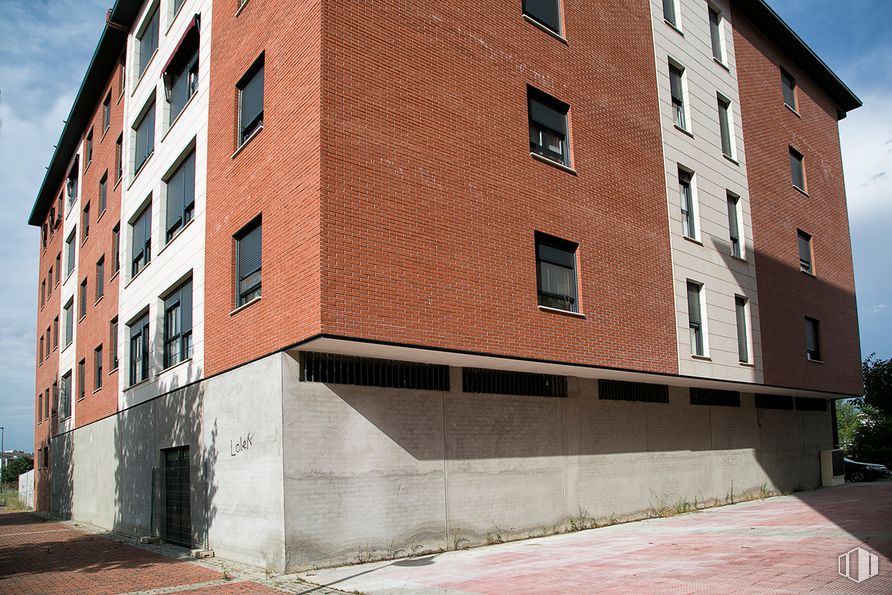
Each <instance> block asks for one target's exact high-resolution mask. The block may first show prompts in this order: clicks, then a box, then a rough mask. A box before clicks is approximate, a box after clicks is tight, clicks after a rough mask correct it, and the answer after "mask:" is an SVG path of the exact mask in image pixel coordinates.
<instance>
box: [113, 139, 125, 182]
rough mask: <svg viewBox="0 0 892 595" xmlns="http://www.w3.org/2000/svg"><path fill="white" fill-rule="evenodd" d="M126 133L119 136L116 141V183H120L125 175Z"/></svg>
mask: <svg viewBox="0 0 892 595" xmlns="http://www.w3.org/2000/svg"><path fill="white" fill-rule="evenodd" d="M123 147H124V135H123V134H121V136H119V137H118V140H116V141H115V183H118V181H120V179H121V178H122V177H123V176H124V154H123Z"/></svg>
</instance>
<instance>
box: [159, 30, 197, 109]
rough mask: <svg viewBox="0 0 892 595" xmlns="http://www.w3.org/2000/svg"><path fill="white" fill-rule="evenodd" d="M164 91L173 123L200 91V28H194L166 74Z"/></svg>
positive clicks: (171, 61) (186, 36)
mask: <svg viewBox="0 0 892 595" xmlns="http://www.w3.org/2000/svg"><path fill="white" fill-rule="evenodd" d="M164 90H165V94H166V96H167V103H168V105H169V106H170V119H169V122H173V121H174V120H176V119H177V116H178V115H180V112H182V111H183V108H184V107H186V103H187V102H188V101H189V99H190V98H191V97H192V96H193V95H195V92H196V91H198V27H196V26H192V27H191V28H190V29H189V31H188V32H187V33H186V35H185V37H183V39H182V41H181V42H180V47H179V48H178V49H177V53H176V54H175V55H174V56H173V58H171V60H170V63H169V64H168V65H167V69H166V70H165V72H164Z"/></svg>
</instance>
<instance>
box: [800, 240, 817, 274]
mask: <svg viewBox="0 0 892 595" xmlns="http://www.w3.org/2000/svg"><path fill="white" fill-rule="evenodd" d="M797 236H798V237H799V270H800V271H802V272H803V273H808V274H809V275H813V274H814V268H813V266H812V247H811V236H810V235H808V234H807V233H805V232H804V231H802V230H801V229H800V230H797Z"/></svg>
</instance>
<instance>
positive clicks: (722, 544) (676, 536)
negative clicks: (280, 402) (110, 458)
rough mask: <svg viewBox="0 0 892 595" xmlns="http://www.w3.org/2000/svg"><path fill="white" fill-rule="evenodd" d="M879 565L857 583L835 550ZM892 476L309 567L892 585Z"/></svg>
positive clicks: (828, 587) (476, 575) (514, 580)
mask: <svg viewBox="0 0 892 595" xmlns="http://www.w3.org/2000/svg"><path fill="white" fill-rule="evenodd" d="M856 547H863V548H865V549H867V550H869V551H871V552H873V553H875V554H877V555H878V556H879V570H880V573H879V575H877V576H874V577H873V578H868V579H867V580H865V581H863V582H861V583H860V584H858V583H855V582H853V581H851V580H849V579H848V578H845V577H843V576H840V575H839V573H838V557H839V556H840V555H842V554H845V553H846V552H847V551H849V550H851V549H853V548H856ZM890 558H892V483H888V482H883V483H876V484H859V485H847V486H841V487H837V488H832V489H825V490H818V491H815V492H807V493H802V494H795V495H792V496H783V497H776V498H770V499H767V500H761V501H755V502H748V503H742V504H735V505H731V506H726V507H722V508H714V509H709V510H704V511H700V512H695V513H689V514H685V515H680V516H677V517H673V518H666V519H653V520H647V521H640V522H634V523H628V524H625V525H614V526H612V527H604V528H601V529H593V530H588V531H580V532H578V533H569V534H565V535H559V536H554V537H545V538H539V539H531V540H526V541H518V542H513V543H506V544H501V545H495V546H488V547H482V548H477V549H472V550H464V551H458V552H447V553H443V554H438V555H432V556H425V557H422V558H416V559H407V560H397V561H391V562H380V563H373V564H364V565H359V566H350V567H343V568H335V569H329V570H318V571H315V572H308V573H304V574H302V575H301V576H302V578H305V579H306V580H308V581H312V582H314V583H317V584H320V585H327V586H330V587H336V588H338V589H341V590H344V591H354V590H355V591H360V592H363V593H397V592H399V593H412V592H439V593H512V594H514V593H591V592H595V591H597V592H599V593H604V592H607V593H631V592H635V593H667V592H672V593H703V592H709V593H803V592H820V593H883V594H888V593H892V563H890Z"/></svg>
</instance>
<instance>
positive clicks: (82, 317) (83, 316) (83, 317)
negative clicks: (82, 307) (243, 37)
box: [77, 314, 87, 324]
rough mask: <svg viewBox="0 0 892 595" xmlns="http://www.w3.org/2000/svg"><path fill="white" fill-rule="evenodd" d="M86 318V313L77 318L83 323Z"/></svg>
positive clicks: (78, 321)
mask: <svg viewBox="0 0 892 595" xmlns="http://www.w3.org/2000/svg"><path fill="white" fill-rule="evenodd" d="M86 318H87V315H86V314H84V315H82V316H81V317H80V318H78V319H77V323H78V324H80V323H82V322H83V321H84V319H86Z"/></svg>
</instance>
